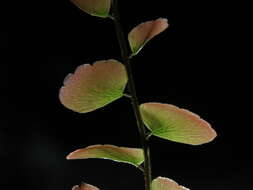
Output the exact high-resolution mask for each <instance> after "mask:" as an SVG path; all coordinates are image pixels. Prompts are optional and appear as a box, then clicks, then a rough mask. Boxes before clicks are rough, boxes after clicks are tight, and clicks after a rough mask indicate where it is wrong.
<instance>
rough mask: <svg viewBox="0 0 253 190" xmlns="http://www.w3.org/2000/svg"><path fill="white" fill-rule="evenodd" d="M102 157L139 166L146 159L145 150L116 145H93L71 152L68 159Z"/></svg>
mask: <svg viewBox="0 0 253 190" xmlns="http://www.w3.org/2000/svg"><path fill="white" fill-rule="evenodd" d="M88 158H102V159H109V160H113V161H117V162H124V163H128V164H132V165H134V166H137V167H138V166H139V165H141V163H142V162H143V161H144V155H143V150H142V149H139V148H126V147H117V146H114V145H93V146H88V147H86V148H82V149H79V150H76V151H74V152H72V153H70V154H69V155H68V156H67V159H70V160H71V159H88Z"/></svg>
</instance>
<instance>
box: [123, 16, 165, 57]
mask: <svg viewBox="0 0 253 190" xmlns="http://www.w3.org/2000/svg"><path fill="white" fill-rule="evenodd" d="M168 26H169V25H168V21H167V19H165V18H159V19H157V20H152V21H147V22H144V23H141V24H139V25H138V26H136V27H135V28H133V29H132V30H131V32H130V33H129V34H128V41H129V44H130V47H131V50H132V54H133V55H136V54H138V52H139V51H140V50H141V49H142V48H143V46H144V45H145V44H146V43H147V42H148V41H149V40H151V39H152V38H153V37H155V36H156V35H158V34H160V33H161V32H163V31H164V30H165V29H166V28H167V27H168Z"/></svg>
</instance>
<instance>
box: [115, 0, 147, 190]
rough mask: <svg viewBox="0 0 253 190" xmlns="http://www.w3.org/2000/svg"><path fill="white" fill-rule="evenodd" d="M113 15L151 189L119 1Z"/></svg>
mask: <svg viewBox="0 0 253 190" xmlns="http://www.w3.org/2000/svg"><path fill="white" fill-rule="evenodd" d="M112 16H113V21H114V24H115V29H116V33H117V38H118V41H119V45H120V50H121V56H122V59H123V63H124V65H125V67H126V71H127V75H128V91H129V93H130V96H131V103H132V107H133V110H134V113H135V117H136V120H137V126H138V130H139V134H140V140H141V145H142V148H143V151H144V157H145V160H144V178H145V190H150V186H151V161H150V151H149V145H148V139H147V138H146V129H145V126H144V123H143V120H142V117H141V113H140V109H139V101H138V98H137V95H136V90H135V83H134V79H133V74H132V68H131V65H130V58H129V47H128V43H127V41H126V38H125V35H124V32H123V29H122V26H121V22H120V14H119V9H118V1H117V0H113V3H112Z"/></svg>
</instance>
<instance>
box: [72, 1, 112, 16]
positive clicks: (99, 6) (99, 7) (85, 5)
mask: <svg viewBox="0 0 253 190" xmlns="http://www.w3.org/2000/svg"><path fill="white" fill-rule="evenodd" d="M71 1H72V3H74V4H75V5H76V6H77V7H78V8H80V9H81V10H82V11H84V12H86V13H88V14H90V15H92V16H98V17H102V18H106V17H108V16H109V12H110V8H111V1H112V0H71Z"/></svg>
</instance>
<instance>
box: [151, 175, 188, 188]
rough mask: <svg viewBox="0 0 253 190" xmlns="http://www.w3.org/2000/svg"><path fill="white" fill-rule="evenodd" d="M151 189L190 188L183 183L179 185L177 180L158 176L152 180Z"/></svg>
mask: <svg viewBox="0 0 253 190" xmlns="http://www.w3.org/2000/svg"><path fill="white" fill-rule="evenodd" d="M151 190H190V189H187V188H185V187H183V186H181V185H178V184H177V183H176V182H175V181H173V180H171V179H168V178H165V177H158V178H156V179H154V180H153V181H152V184H151Z"/></svg>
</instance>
